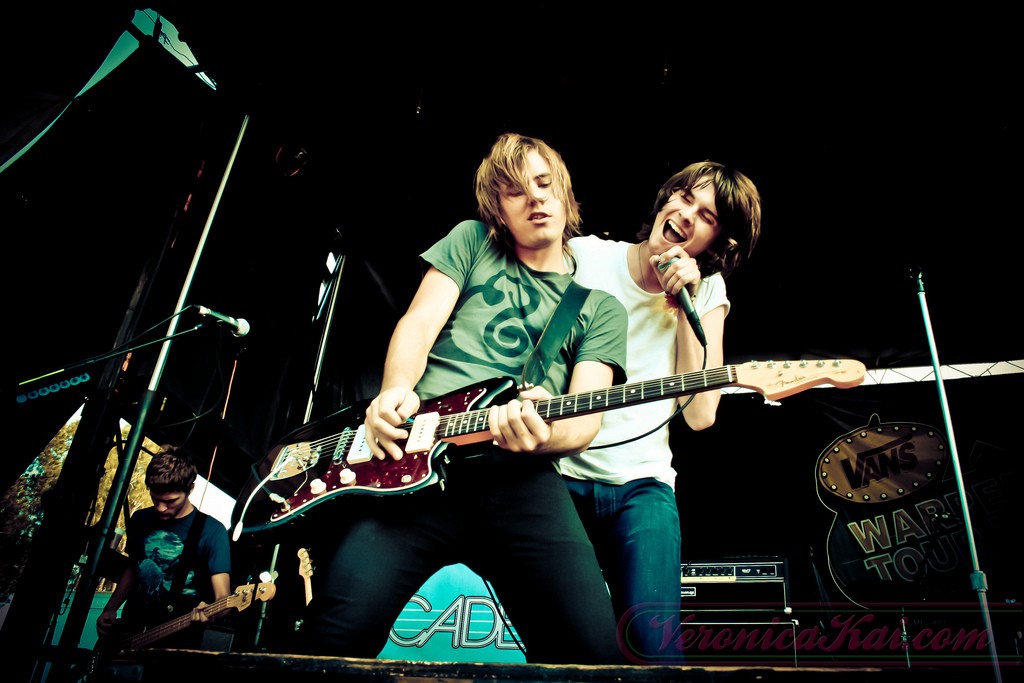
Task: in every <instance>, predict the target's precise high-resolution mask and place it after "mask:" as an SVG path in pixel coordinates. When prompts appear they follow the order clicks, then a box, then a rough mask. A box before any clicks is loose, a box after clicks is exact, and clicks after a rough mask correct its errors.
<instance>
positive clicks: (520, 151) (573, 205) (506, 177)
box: [476, 133, 583, 250]
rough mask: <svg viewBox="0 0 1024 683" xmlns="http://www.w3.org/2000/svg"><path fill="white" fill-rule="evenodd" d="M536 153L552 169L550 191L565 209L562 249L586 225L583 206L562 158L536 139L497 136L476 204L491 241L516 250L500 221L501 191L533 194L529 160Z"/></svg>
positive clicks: (481, 171)
mask: <svg viewBox="0 0 1024 683" xmlns="http://www.w3.org/2000/svg"><path fill="white" fill-rule="evenodd" d="M533 150H536V151H537V153H538V154H540V155H541V157H542V158H543V159H544V161H546V162H547V163H548V166H550V167H551V189H552V192H553V193H554V196H555V197H556V198H557V199H559V200H561V202H562V204H563V205H564V206H565V229H564V230H563V231H562V249H563V250H566V249H567V247H566V244H567V243H568V241H569V238H570V237H575V236H577V235H580V234H581V226H582V223H583V220H582V218H581V217H580V205H579V202H577V201H576V196H575V195H574V194H573V192H572V180H571V179H570V178H569V170H568V169H567V168H566V166H565V162H564V161H563V160H562V157H561V155H560V154H559V153H558V152H556V151H555V150H554V149H552V147H551V146H550V145H548V144H547V143H546V142H544V141H543V140H540V139H537V138H531V137H527V136H525V135H519V134H517V133H504V134H502V135H500V136H498V139H497V140H496V141H495V143H494V145H493V146H492V147H491V151H490V153H489V154H488V155H487V156H486V157H485V158H484V160H483V161H481V162H480V166H479V167H478V168H477V170H476V203H477V212H478V213H479V215H480V218H481V220H483V222H484V223H486V224H487V227H488V228H489V231H488V233H487V235H488V237H490V238H491V239H493V240H495V241H497V242H498V243H499V244H503V245H505V247H506V248H508V249H511V250H514V249H515V240H514V238H513V237H512V233H511V232H510V231H509V229H508V227H506V226H505V224H504V222H503V221H502V219H501V191H502V188H503V187H509V186H512V187H519V188H520V189H521V190H522V191H523V192H526V193H528V194H529V193H530V178H529V175H528V172H527V166H526V157H527V155H528V154H529V153H530V152H531V151H533Z"/></svg>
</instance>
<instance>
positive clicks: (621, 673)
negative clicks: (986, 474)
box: [97, 649, 1024, 683]
mask: <svg viewBox="0 0 1024 683" xmlns="http://www.w3.org/2000/svg"><path fill="white" fill-rule="evenodd" d="M189 672H194V673H195V675H196V676H201V677H202V680H217V679H220V678H221V677H222V676H224V677H226V678H227V679H228V680H241V681H245V683H281V682H282V681H288V682H289V683H293V682H296V681H298V682H301V681H314V680H316V681H344V682H353V681H376V682H384V681H393V682H394V683H413V682H427V681H431V682H433V683H443V682H448V681H451V682H456V681H457V682H459V683H470V682H473V683H476V682H481V683H482V682H484V681H491V682H493V681H510V682H515V683H537V682H541V681H558V682H578V683H657V682H659V681H692V682H694V683H747V682H750V683H755V682H756V683H773V682H776V683H783V682H792V683H803V682H808V683H809V682H810V681H836V682H837V683H861V682H863V683H889V682H892V683H896V682H897V681H898V682H899V683H986V682H988V681H997V676H996V672H995V671H994V670H993V669H992V668H991V667H988V666H979V665H974V666H965V667H955V666H948V667H923V668H913V667H881V668H873V667H727V666H707V667H700V666H692V667H691V666H571V665H541V664H521V663H512V664H497V663H467V662H414V661H402V660H389V659H354V658H346V657H313V656H305V655H281V654H266V653H244V652H237V653H236V652H209V651H203V650H170V649H151V650H142V651H138V652H135V653H132V654H131V655H130V656H127V657H125V658H122V659H119V660H117V661H114V662H111V663H110V664H108V665H107V666H106V667H105V668H103V669H102V670H100V671H98V672H97V674H98V680H99V681H104V682H107V683H114V682H119V681H145V682H146V683H163V682H164V681H166V682H167V683H171V682H173V683H181V681H182V680H187V676H188V675H189ZM1022 673H1024V671H1022V670H1021V669H1020V668H1019V667H1015V668H1013V669H1009V670H1006V673H1003V672H1000V675H1001V676H1002V680H1003V682H1004V683H1012V682H1013V681H1019V680H1021V674H1022Z"/></svg>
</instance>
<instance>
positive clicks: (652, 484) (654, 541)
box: [565, 477, 683, 664]
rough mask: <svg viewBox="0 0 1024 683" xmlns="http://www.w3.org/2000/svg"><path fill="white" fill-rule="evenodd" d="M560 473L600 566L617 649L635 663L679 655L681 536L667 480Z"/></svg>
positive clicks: (677, 660)
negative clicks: (613, 480)
mask: <svg viewBox="0 0 1024 683" xmlns="http://www.w3.org/2000/svg"><path fill="white" fill-rule="evenodd" d="M565 479H566V484H567V485H568V487H569V492H570V494H571V495H572V499H573V502H574V503H575V504H576V510H577V511H578V512H579V515H580V519H581V520H583V525H584V526H585V527H586V529H587V534H588V535H589V536H590V540H591V542H592V543H593V544H594V549H595V551H596V552H597V559H598V562H599V563H600V565H601V569H602V571H603V572H604V578H605V582H606V583H607V584H608V590H609V592H610V593H611V597H612V606H613V607H614V609H615V617H616V619H617V620H618V631H619V642H620V645H621V647H622V650H623V652H625V653H626V655H627V656H628V657H629V659H630V660H632V661H634V662H635V663H638V664H680V663H682V662H683V652H682V648H681V647H680V643H679V642H678V634H679V629H678V624H679V612H680V609H681V605H680V597H679V590H680V588H679V585H680V578H679V577H680V573H679V572H680V556H681V544H682V541H681V538H680V536H681V534H680V525H679V508H678V506H677V505H676V497H675V493H674V492H673V491H672V488H671V487H669V486H668V485H667V484H665V483H663V482H660V481H658V480H656V479H650V478H648V479H639V480H636V481H631V482H628V483H626V484H622V485H614V484H602V483H599V482H593V481H580V480H578V479H571V478H568V477H566V478H565Z"/></svg>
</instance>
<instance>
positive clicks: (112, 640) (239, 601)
mask: <svg viewBox="0 0 1024 683" xmlns="http://www.w3.org/2000/svg"><path fill="white" fill-rule="evenodd" d="M275 593H276V587H275V586H274V585H273V584H269V583H267V584H259V585H256V584H249V585H248V586H239V587H238V588H236V589H234V592H233V593H232V594H231V595H228V596H227V597H224V598H221V599H219V600H214V601H213V602H211V603H210V604H208V605H204V606H203V607H202V608H201V609H202V610H203V611H204V612H205V613H206V615H207V616H210V617H214V616H217V615H219V614H220V613H222V612H226V611H227V610H229V609H237V610H238V611H242V610H243V609H246V608H247V607H249V605H251V604H252V603H253V600H260V601H264V602H265V601H267V600H270V599H272V598H273V596H274V594H275ZM195 623H197V618H196V617H195V616H194V615H193V612H191V610H189V611H188V612H187V613H184V614H181V615H180V616H178V617H176V618H172V620H171V621H169V622H165V623H163V624H161V625H160V626H155V627H151V628H147V629H144V630H142V631H139V632H137V633H135V634H133V635H129V636H121V637H118V636H116V635H111V636H108V637H106V638H102V639H100V640H99V641H98V642H97V645H96V647H95V648H94V651H93V653H94V658H93V660H92V663H91V668H92V669H93V670H94V671H95V670H97V669H98V667H99V665H100V664H101V663H102V661H104V660H109V659H111V658H112V657H113V656H114V655H116V654H118V653H119V652H128V651H131V650H137V649H141V648H143V647H146V646H148V645H152V644H153V643H155V642H157V641H159V640H162V639H164V638H167V637H168V636H171V635H172V634H175V633H178V632H179V631H183V630H185V629H187V628H188V627H189V626H191V625H193V624H195ZM119 630H120V629H119Z"/></svg>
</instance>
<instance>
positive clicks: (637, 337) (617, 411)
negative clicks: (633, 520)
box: [557, 235, 730, 490]
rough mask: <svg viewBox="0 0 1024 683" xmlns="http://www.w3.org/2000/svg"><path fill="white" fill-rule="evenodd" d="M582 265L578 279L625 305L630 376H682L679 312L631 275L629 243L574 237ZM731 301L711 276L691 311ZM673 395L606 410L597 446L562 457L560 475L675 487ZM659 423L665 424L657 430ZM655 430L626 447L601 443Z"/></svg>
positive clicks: (721, 280)
mask: <svg viewBox="0 0 1024 683" xmlns="http://www.w3.org/2000/svg"><path fill="white" fill-rule="evenodd" d="M569 245H570V247H572V250H573V253H574V254H575V256H576V260H577V263H578V267H577V270H576V274H575V276H574V277H575V280H576V281H577V282H578V283H579V284H581V285H583V286H585V287H590V288H591V289H600V290H604V291H606V292H608V293H609V294H611V295H613V296H614V297H615V298H617V299H618V300H619V301H621V302H622V304H623V305H624V306H625V307H626V312H627V313H628V314H629V332H628V337H627V348H626V375H627V381H628V382H630V383H632V382H638V381H641V380H647V379H659V378H662V377H668V376H671V375H675V374H678V373H677V372H676V370H675V359H676V325H677V313H678V309H676V308H674V307H672V306H671V305H669V303H668V302H667V301H666V299H665V294H664V293H659V294H651V293H649V292H645V291H644V290H643V289H641V288H640V287H639V286H637V284H636V283H635V282H633V278H632V277H631V276H630V274H629V263H628V262H627V258H628V257H629V255H630V252H629V247H630V243H629V242H619V241H614V240H606V239H602V238H600V237H598V236H596V235H587V236H584V237H574V238H572V239H571V240H569ZM716 306H725V313H726V315H728V313H729V306H730V304H729V299H728V298H727V297H726V292H725V279H724V278H723V277H722V276H721V274H719V273H716V274H714V275H711V276H709V277H706V278H704V279H703V281H702V282H701V286H700V287H698V288H697V300H696V301H695V302H694V308H695V309H696V311H697V314H698V315H704V313H706V312H707V311H710V310H711V309H713V308H715V307H716ZM675 406H676V399H671V398H670V399H662V400H658V401H651V402H649V403H642V404H640V405H635V406H630V407H627V408H612V409H609V410H607V411H605V412H604V414H603V415H602V424H601V431H600V432H599V433H598V435H597V437H596V438H595V439H594V441H593V443H592V448H591V449H590V450H587V451H585V452H583V453H580V454H578V455H573V456H566V457H564V458H559V459H558V461H557V462H558V467H559V470H560V471H561V473H562V474H564V475H567V476H570V477H574V478H576V479H585V480H591V481H599V482H603V483H606V484H624V483H626V482H628V481H633V480H635V479H641V478H645V477H654V478H656V479H658V480H659V481H663V482H665V483H666V484H668V485H669V486H671V487H672V488H673V490H674V489H675V481H676V471H675V469H674V468H673V467H672V449H671V448H669V430H668V424H664V425H662V423H663V422H665V421H666V420H668V419H669V417H670V416H671V415H672V412H673V411H674V410H675ZM659 425H662V426H661V427H660V428H658V426H659ZM652 429H655V431H654V432H653V433H652V434H648V435H647V436H645V437H643V438H641V439H637V440H636V441H631V442H629V443H628V444H622V445H620V446H614V447H612V448H601V446H609V445H612V444H616V443H619V442H620V441H624V440H626V439H631V438H634V437H638V436H640V435H641V434H645V433H647V432H649V431H650V430H652Z"/></svg>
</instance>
